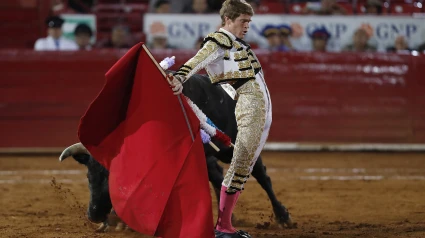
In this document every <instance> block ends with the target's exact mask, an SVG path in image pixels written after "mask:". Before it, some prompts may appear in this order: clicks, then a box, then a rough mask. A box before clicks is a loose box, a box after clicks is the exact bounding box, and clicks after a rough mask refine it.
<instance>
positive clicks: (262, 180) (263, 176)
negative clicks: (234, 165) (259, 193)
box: [252, 156, 297, 228]
mask: <svg viewBox="0 0 425 238" xmlns="http://www.w3.org/2000/svg"><path fill="white" fill-rule="evenodd" d="M252 176H254V178H255V179H257V181H258V183H259V184H260V185H261V187H262V188H263V189H264V190H265V191H266V193H267V195H268V197H269V199H270V201H271V204H272V206H273V212H274V215H275V219H276V221H277V222H278V223H279V224H280V225H282V226H284V225H286V226H287V227H288V228H296V227H297V223H294V222H293V221H292V219H291V216H290V214H289V212H288V209H286V207H285V206H283V205H282V204H281V203H280V202H279V200H277V198H276V195H275V193H274V191H273V188H272V181H271V179H270V177H269V176H268V175H267V172H266V166H264V165H263V160H262V158H261V156H260V157H258V160H257V162H256V163H255V165H254V168H253V170H252Z"/></svg>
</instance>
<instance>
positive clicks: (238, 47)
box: [233, 41, 242, 49]
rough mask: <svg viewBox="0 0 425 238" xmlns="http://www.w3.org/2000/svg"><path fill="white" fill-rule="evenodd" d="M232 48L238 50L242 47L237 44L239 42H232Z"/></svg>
mask: <svg viewBox="0 0 425 238" xmlns="http://www.w3.org/2000/svg"><path fill="white" fill-rule="evenodd" d="M233 47H235V48H236V49H240V48H241V47H242V46H241V45H240V44H239V42H237V41H233Z"/></svg>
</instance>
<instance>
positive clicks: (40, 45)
mask: <svg viewBox="0 0 425 238" xmlns="http://www.w3.org/2000/svg"><path fill="white" fill-rule="evenodd" d="M58 41H59V47H57V46H56V44H55V40H54V39H53V37H51V36H48V37H46V38H40V39H38V40H37V41H36V42H35V45H34V50H37V51H42V50H59V51H65V50H78V45H77V44H76V43H75V42H74V41H71V40H68V39H65V38H63V37H60V38H59V39H58Z"/></svg>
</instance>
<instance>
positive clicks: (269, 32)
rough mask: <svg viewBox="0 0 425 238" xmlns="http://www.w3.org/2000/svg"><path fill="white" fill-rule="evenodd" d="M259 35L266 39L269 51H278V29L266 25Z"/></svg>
mask: <svg viewBox="0 0 425 238" xmlns="http://www.w3.org/2000/svg"><path fill="white" fill-rule="evenodd" d="M261 33H262V35H263V36H264V37H265V38H266V39H267V42H268V49H269V50H271V51H279V47H280V46H281V38H280V35H281V34H280V29H279V27H277V26H274V25H271V24H268V25H266V26H265V27H264V29H263V31H262V32H261Z"/></svg>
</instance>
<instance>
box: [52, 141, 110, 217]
mask: <svg viewBox="0 0 425 238" xmlns="http://www.w3.org/2000/svg"><path fill="white" fill-rule="evenodd" d="M69 156H72V157H73V158H74V159H75V160H76V161H77V162H78V163H80V164H83V165H85V166H86V167H87V179H88V184H89V190H90V202H89V206H88V209H87V217H88V219H89V220H90V221H92V222H96V223H97V222H103V221H105V220H106V219H107V217H108V214H109V212H110V211H111V208H112V203H111V198H110V197H109V186H108V178H109V172H108V171H107V170H106V169H105V168H104V167H103V166H102V165H101V164H99V163H98V162H97V161H96V160H95V159H94V158H93V157H92V156H91V155H90V153H89V151H88V150H87V149H86V148H85V147H84V146H83V145H82V144H81V143H77V144H74V145H71V146H70V147H68V148H66V149H65V150H64V151H63V152H62V154H61V156H60V157H59V161H63V160H64V159H66V158H68V157H69Z"/></svg>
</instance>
